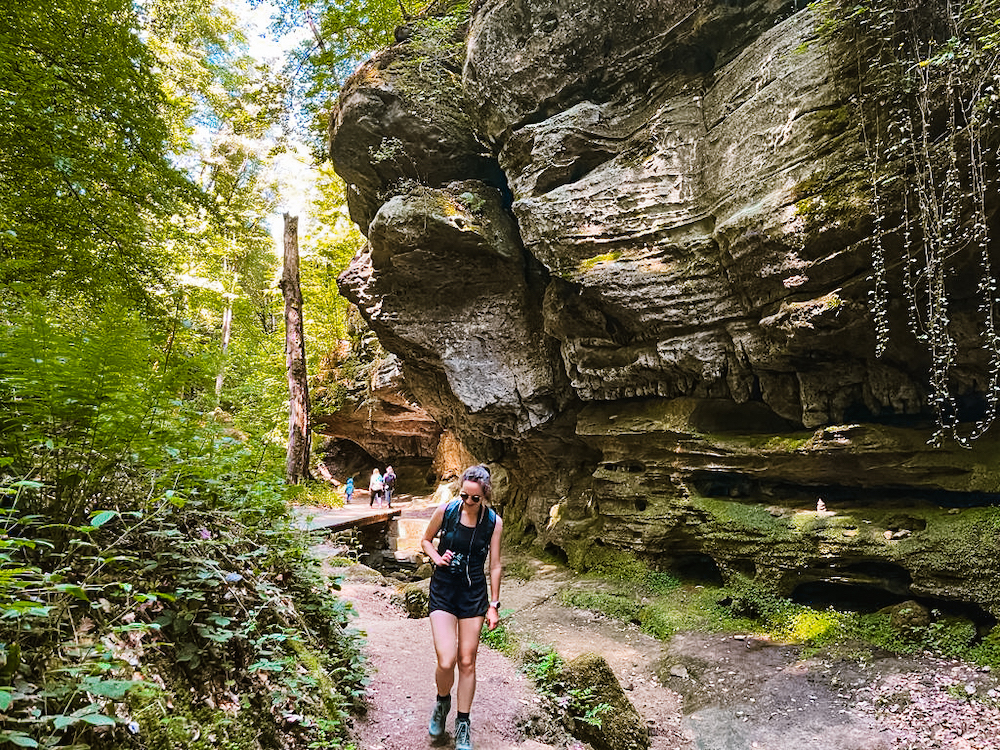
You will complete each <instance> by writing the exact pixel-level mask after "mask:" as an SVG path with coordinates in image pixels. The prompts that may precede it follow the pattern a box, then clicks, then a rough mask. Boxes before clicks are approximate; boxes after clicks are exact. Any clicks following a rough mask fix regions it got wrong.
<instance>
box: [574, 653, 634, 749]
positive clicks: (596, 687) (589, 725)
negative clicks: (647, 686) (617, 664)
mask: <svg viewBox="0 0 1000 750" xmlns="http://www.w3.org/2000/svg"><path fill="white" fill-rule="evenodd" d="M561 678H562V681H563V682H564V684H565V687H566V689H567V691H568V693H569V695H570V696H571V700H570V701H569V702H568V703H567V706H566V712H567V715H568V716H569V720H570V723H571V725H572V726H571V730H572V732H573V734H574V736H576V737H579V738H580V739H582V740H584V741H585V742H588V743H590V744H591V745H592V746H593V747H594V748H595V750H645V749H646V748H648V747H649V730H648V729H647V728H646V724H645V722H644V721H643V720H642V717H641V716H639V712H638V711H636V710H635V706H633V705H632V702H631V701H630V700H629V699H628V696H627V695H625V691H624V690H622V687H621V685H620V684H619V682H618V678H617V677H615V673H614V672H612V671H611V667H609V666H608V662H607V661H606V660H605V659H604V657H603V656H600V655H599V654H594V653H587V654H581V655H580V656H578V657H576V658H575V659H573V660H572V661H569V662H566V664H564V665H563V669H562V674H561Z"/></svg>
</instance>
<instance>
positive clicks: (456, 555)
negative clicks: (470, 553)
mask: <svg viewBox="0 0 1000 750" xmlns="http://www.w3.org/2000/svg"><path fill="white" fill-rule="evenodd" d="M464 565H465V553H464V552H452V553H451V562H449V563H448V570H450V571H451V572H452V573H458V572H459V571H461V570H462V568H463V567H464Z"/></svg>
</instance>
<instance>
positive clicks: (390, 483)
mask: <svg viewBox="0 0 1000 750" xmlns="http://www.w3.org/2000/svg"><path fill="white" fill-rule="evenodd" d="M382 483H383V484H384V485H385V502H386V504H387V505H388V506H389V507H390V508H391V507H392V491H393V490H394V489H396V472H394V471H393V470H392V467H391V466H386V467H385V474H384V475H383V476H382Z"/></svg>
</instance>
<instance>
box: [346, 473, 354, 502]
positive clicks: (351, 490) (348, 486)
mask: <svg viewBox="0 0 1000 750" xmlns="http://www.w3.org/2000/svg"><path fill="white" fill-rule="evenodd" d="M353 494H354V477H351V478H350V479H348V480H347V484H345V485H344V497H346V498H347V504H348V505H350V504H351V496H352V495H353Z"/></svg>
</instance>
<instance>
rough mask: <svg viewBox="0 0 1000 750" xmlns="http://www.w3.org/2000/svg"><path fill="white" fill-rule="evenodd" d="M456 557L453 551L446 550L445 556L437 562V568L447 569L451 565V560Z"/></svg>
mask: <svg viewBox="0 0 1000 750" xmlns="http://www.w3.org/2000/svg"><path fill="white" fill-rule="evenodd" d="M454 556H455V553H454V552H452V551H451V550H450V549H449V550H445V553H444V554H443V555H441V556H440V557H439V558H438V559H437V561H436V563H435V564H436V565H437V566H438V567H439V568H446V567H448V566H449V565H451V558H453V557H454Z"/></svg>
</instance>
